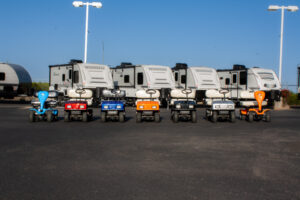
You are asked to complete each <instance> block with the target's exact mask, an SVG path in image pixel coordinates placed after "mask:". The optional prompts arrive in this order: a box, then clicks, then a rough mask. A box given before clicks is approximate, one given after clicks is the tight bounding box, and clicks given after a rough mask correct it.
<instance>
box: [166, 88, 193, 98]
mask: <svg viewBox="0 0 300 200" xmlns="http://www.w3.org/2000/svg"><path fill="white" fill-rule="evenodd" d="M184 91H189V93H185V92H184ZM171 97H172V98H174V99H195V97H196V91H195V90H184V89H173V90H171Z"/></svg>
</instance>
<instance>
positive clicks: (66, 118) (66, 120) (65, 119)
mask: <svg viewBox="0 0 300 200" xmlns="http://www.w3.org/2000/svg"><path fill="white" fill-rule="evenodd" d="M64 121H65V122H69V121H70V113H69V112H67V111H65V112H64Z"/></svg>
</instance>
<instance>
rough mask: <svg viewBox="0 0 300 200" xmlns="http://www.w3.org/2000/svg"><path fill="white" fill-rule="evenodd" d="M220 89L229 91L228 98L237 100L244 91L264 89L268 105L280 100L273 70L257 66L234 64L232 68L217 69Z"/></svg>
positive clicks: (279, 88) (278, 85) (276, 79)
mask: <svg viewBox="0 0 300 200" xmlns="http://www.w3.org/2000/svg"><path fill="white" fill-rule="evenodd" d="M217 72H218V75H219V78H220V83H221V89H225V90H228V91H229V92H230V99H232V100H233V101H235V102H239V101H240V99H241V98H243V97H241V93H242V92H244V91H250V92H255V91H258V90H260V91H264V92H265V93H266V101H267V103H268V105H273V103H274V101H279V100H280V94H281V92H280V90H281V85H280V82H279V80H278V78H277V75H276V74H275V72H274V71H273V70H271V69H263V68H258V67H253V68H246V67H245V66H244V65H234V66H233V69H224V70H217Z"/></svg>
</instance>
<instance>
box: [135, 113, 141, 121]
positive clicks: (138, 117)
mask: <svg viewBox="0 0 300 200" xmlns="http://www.w3.org/2000/svg"><path fill="white" fill-rule="evenodd" d="M136 122H137V123H140V122H142V113H140V112H137V113H136Z"/></svg>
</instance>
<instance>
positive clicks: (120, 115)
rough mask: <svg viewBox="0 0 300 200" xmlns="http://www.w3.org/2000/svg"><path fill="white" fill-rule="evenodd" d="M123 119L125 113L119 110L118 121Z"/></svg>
mask: <svg viewBox="0 0 300 200" xmlns="http://www.w3.org/2000/svg"><path fill="white" fill-rule="evenodd" d="M124 121H125V114H124V112H119V122H122V123H123V122H124Z"/></svg>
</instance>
